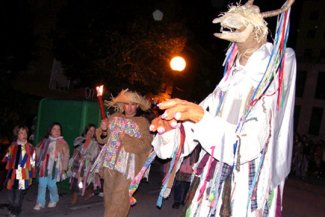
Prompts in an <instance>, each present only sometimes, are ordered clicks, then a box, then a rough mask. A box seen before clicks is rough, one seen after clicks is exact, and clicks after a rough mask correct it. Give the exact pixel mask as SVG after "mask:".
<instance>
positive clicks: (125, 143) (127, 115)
mask: <svg viewBox="0 0 325 217" xmlns="http://www.w3.org/2000/svg"><path fill="white" fill-rule="evenodd" d="M104 103H105V105H106V106H107V107H109V108H110V107H113V108H115V110H116V113H114V114H113V115H111V116H110V117H109V118H108V119H104V120H103V121H102V122H101V124H100V128H98V129H97V130H96V136H97V140H98V142H99V143H102V144H105V145H104V146H103V148H102V150H101V152H100V154H99V156H98V158H97V159H96V162H95V164H94V166H93V171H94V172H98V173H100V174H101V175H102V176H103V178H104V202H105V212H104V217H108V216H109V217H125V216H127V214H128V212H129V209H130V197H129V186H130V183H131V180H132V179H133V178H134V177H135V176H136V175H137V174H138V172H139V171H140V170H141V168H142V166H143V165H144V162H145V160H146V159H147V157H148V155H149V154H150V152H151V149H152V148H151V141H152V135H151V134H150V131H149V130H148V129H149V121H148V120H147V119H146V118H145V117H143V116H140V115H138V113H139V110H142V111H147V110H149V109H150V102H149V101H148V100H147V99H145V98H144V97H142V96H141V95H139V94H138V93H136V92H133V91H129V90H128V89H126V90H122V91H121V92H120V93H119V95H118V96H117V97H115V98H114V97H113V98H112V99H111V101H104Z"/></svg>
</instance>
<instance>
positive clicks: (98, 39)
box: [54, 0, 187, 92]
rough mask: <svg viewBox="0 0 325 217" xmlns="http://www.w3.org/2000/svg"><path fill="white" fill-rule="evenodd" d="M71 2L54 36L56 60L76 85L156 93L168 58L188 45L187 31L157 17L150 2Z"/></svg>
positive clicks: (64, 11) (98, 0) (178, 25)
mask: <svg viewBox="0 0 325 217" xmlns="http://www.w3.org/2000/svg"><path fill="white" fill-rule="evenodd" d="M126 4H127V3H126V2H124V1H106V0H97V1H75V0H71V1H69V2H68V3H67V5H66V7H65V9H64V10H63V11H62V13H61V14H60V16H59V22H58V25H57V28H56V32H55V34H54V35H55V36H54V37H55V38H54V46H55V56H56V58H57V59H58V60H60V61H61V62H62V63H63V66H64V70H65V73H66V75H67V76H68V77H69V78H70V79H71V80H73V82H74V85H75V86H83V87H84V86H94V85H95V84H97V83H99V82H100V83H106V86H107V87H108V88H109V89H110V91H113V92H114V91H117V90H120V89H121V88H125V87H129V88H134V87H136V89H140V90H142V91H143V92H147V91H150V92H156V91H157V86H159V83H160V82H161V79H162V77H163V75H164V73H165V72H166V71H167V70H169V69H168V67H169V66H168V59H169V58H170V57H171V55H173V54H175V53H181V52H182V51H183V49H184V47H185V45H186V34H187V33H186V31H187V30H186V28H185V27H184V25H182V24H181V23H178V22H170V20H167V19H164V20H163V21H161V22H156V21H154V19H153V18H152V12H153V8H154V7H153V5H152V3H151V2H150V1H135V2H134V3H133V4H134V6H130V5H126Z"/></svg>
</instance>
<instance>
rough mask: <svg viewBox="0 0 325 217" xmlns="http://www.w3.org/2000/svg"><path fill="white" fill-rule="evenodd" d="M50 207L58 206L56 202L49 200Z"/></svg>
mask: <svg viewBox="0 0 325 217" xmlns="http://www.w3.org/2000/svg"><path fill="white" fill-rule="evenodd" d="M47 207H48V208H54V207H56V202H49V204H48V205H47Z"/></svg>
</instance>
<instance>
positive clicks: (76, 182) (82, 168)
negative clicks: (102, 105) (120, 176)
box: [69, 124, 101, 205]
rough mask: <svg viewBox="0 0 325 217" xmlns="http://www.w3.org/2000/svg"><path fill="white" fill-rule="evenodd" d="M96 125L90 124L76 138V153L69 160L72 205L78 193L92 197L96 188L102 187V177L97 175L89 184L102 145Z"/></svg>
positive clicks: (74, 143) (74, 144)
mask: <svg viewBox="0 0 325 217" xmlns="http://www.w3.org/2000/svg"><path fill="white" fill-rule="evenodd" d="M95 130H96V126H95V125H94V124H89V125H88V126H87V127H86V128H85V130H84V132H83V133H82V135H81V136H78V137H77V138H75V140H74V142H73V146H74V153H73V156H72V158H71V159H70V161H69V175H70V188H71V193H72V199H71V205H75V204H76V203H77V202H78V193H79V191H80V189H81V195H82V196H84V197H85V199H88V198H90V197H91V196H92V195H93V193H94V190H96V189H97V188H100V187H101V183H100V178H99V176H98V175H95V176H94V178H93V180H91V182H90V185H88V183H87V181H88V176H89V174H90V170H91V168H92V166H93V163H94V161H95V160H96V158H97V156H98V154H99V151H100V147H99V144H98V142H97V140H96V138H95Z"/></svg>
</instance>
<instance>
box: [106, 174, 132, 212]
mask: <svg viewBox="0 0 325 217" xmlns="http://www.w3.org/2000/svg"><path fill="white" fill-rule="evenodd" d="M129 185H130V181H129V180H127V179H126V177H125V176H124V175H123V174H121V173H119V172H117V171H114V170H108V169H105V170H104V192H105V196H104V200H105V213H104V217H126V216H127V214H128V212H129V209H130V200H129Z"/></svg>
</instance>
